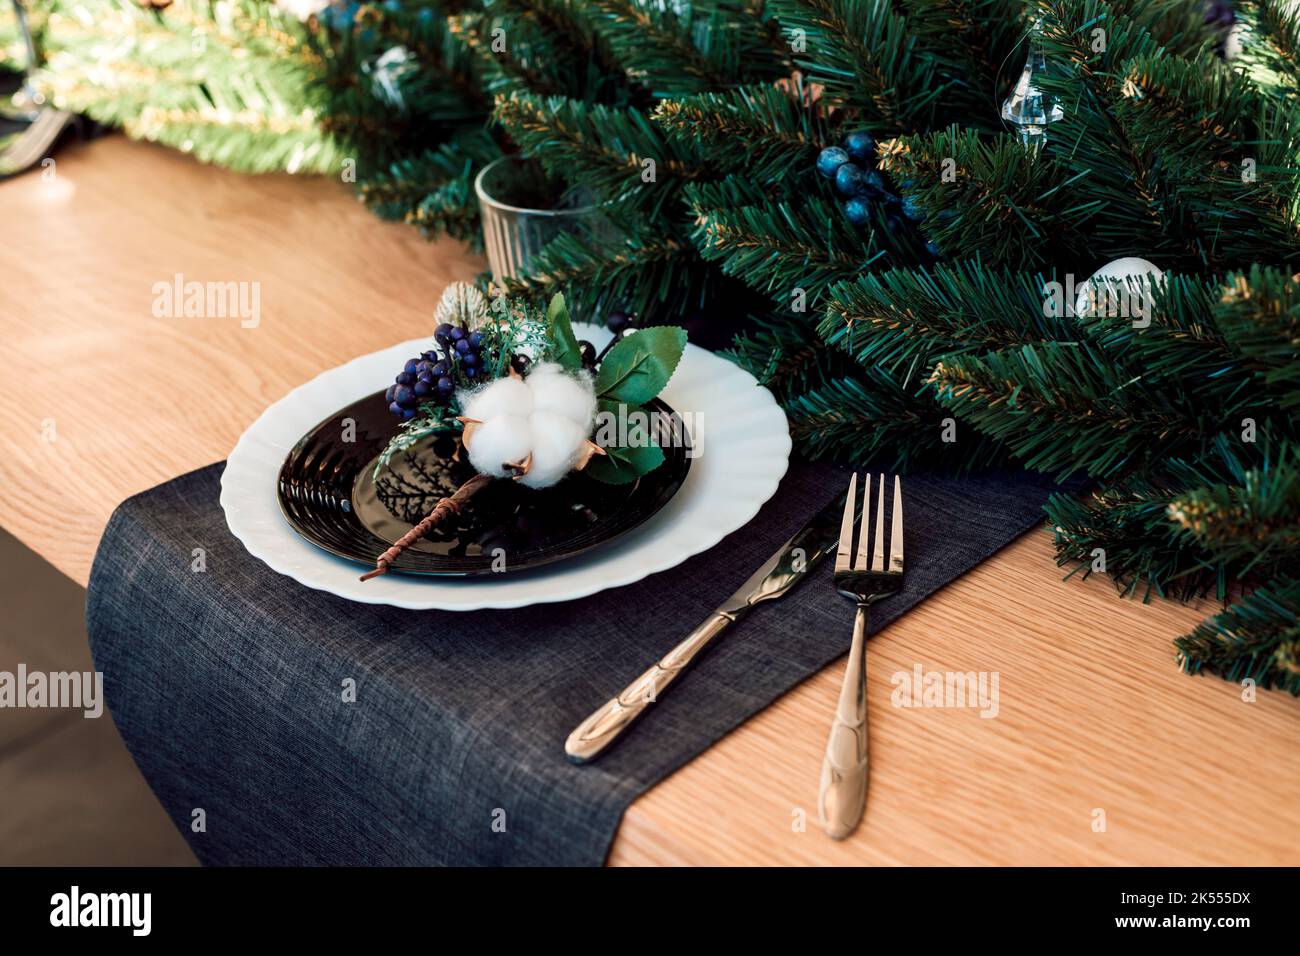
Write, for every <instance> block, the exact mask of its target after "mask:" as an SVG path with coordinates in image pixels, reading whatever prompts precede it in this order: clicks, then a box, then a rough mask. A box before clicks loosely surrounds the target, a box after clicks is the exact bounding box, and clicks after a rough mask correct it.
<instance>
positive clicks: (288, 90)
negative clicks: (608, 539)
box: [0, 0, 1300, 693]
mask: <svg viewBox="0 0 1300 956" xmlns="http://www.w3.org/2000/svg"><path fill="white" fill-rule="evenodd" d="M294 8H295V10H296V11H297V13H298V14H299V15H304V14H305V15H306V20H305V21H302V22H300V21H299V20H298V19H297V17H296V16H290V15H287V14H285V13H284V12H283V11H281V10H280V9H279V8H274V7H272V6H271V5H269V4H265V3H259V2H257V0H217V2H212V3H207V2H203V3H199V2H195V0H176V2H173V3H171V4H170V5H168V6H167V7H166V8H165V9H163V10H160V11H159V10H149V11H146V10H144V9H143V8H142V7H140V6H139V5H138V4H136V3H135V2H134V0H76V2H75V3H73V2H71V0H33V2H32V3H31V5H30V12H31V18H32V23H33V27H34V29H33V34H34V36H36V37H37V39H38V41H39V43H38V45H39V47H40V50H39V51H38V52H39V53H40V55H41V57H42V59H43V63H44V67H43V69H42V70H40V71H38V72H37V74H36V76H34V78H33V82H34V83H35V84H36V86H37V88H38V89H40V90H42V91H43V92H44V94H45V95H46V96H47V98H48V99H49V100H50V101H51V102H53V103H54V105H55V106H57V107H60V108H66V109H73V110H78V111H85V112H87V113H89V114H90V115H92V116H95V117H97V118H102V119H104V120H105V121H107V122H113V123H116V124H121V125H124V126H125V127H126V128H127V129H128V131H129V132H133V133H134V134H135V135H142V136H147V137H149V138H152V139H157V140H159V141H162V142H167V143H172V144H174V145H176V146H178V147H180V148H184V149H188V150H192V151H193V152H195V153H196V154H199V155H201V156H203V157H205V158H208V159H212V160H214V161H218V162H222V163H225V164H228V165H232V166H235V167H238V168H288V169H294V170H299V171H304V170H309V169H310V170H323V171H330V172H338V173H340V174H341V175H342V178H343V179H344V180H345V181H348V182H354V181H355V184H356V187H357V189H358V190H359V191H360V193H361V195H362V196H363V198H365V199H366V201H367V202H368V203H369V204H370V205H371V206H372V208H374V209H375V210H376V211H377V212H378V213H380V214H381V215H384V216H387V217H391V218H399V219H404V220H406V221H407V222H410V223H412V224H413V225H416V226H417V227H418V228H420V229H422V230H426V231H428V232H439V233H440V232H449V233H451V234H453V235H457V236H462V237H464V238H467V239H469V240H470V241H472V242H479V241H481V238H482V230H481V229H480V218H479V216H480V213H479V208H478V203H477V202H476V196H475V192H474V189H473V184H474V181H475V177H476V176H478V175H479V173H480V172H481V171H482V170H483V169H484V167H486V166H487V165H488V164H489V163H490V162H492V161H493V160H495V159H497V158H499V157H500V156H501V155H503V154H506V153H509V154H516V153H517V154H521V155H523V156H525V157H527V158H529V159H531V160H534V161H536V162H538V163H540V164H541V165H542V167H543V168H544V170H545V171H546V172H547V173H548V174H550V175H552V176H555V177H557V178H559V179H560V180H562V181H563V183H564V186H565V188H566V190H578V189H584V190H586V191H587V192H588V193H589V194H590V196H591V199H592V202H593V203H595V204H597V205H599V206H600V208H601V210H602V213H604V214H606V215H608V216H609V217H610V218H611V219H612V220H616V221H617V223H618V227H619V230H620V236H619V239H618V241H597V240H592V239H589V238H584V237H578V236H565V235H562V236H558V237H556V238H554V239H552V240H551V241H550V242H548V243H547V244H546V246H545V247H544V248H543V249H542V250H541V251H540V252H538V253H537V254H536V255H535V256H533V257H532V258H531V260H530V267H529V270H528V274H527V275H526V276H520V275H516V276H513V277H511V278H509V279H508V280H507V282H508V285H509V288H510V291H511V292H512V294H517V295H519V296H521V297H523V299H521V301H524V300H526V301H527V302H528V303H530V304H531V305H532V307H534V308H536V307H540V306H542V305H544V303H546V302H547V301H549V299H550V297H551V296H552V295H554V294H555V293H556V292H560V291H563V292H564V294H565V296H566V299H567V301H568V303H569V305H570V307H571V308H573V309H574V311H575V314H578V315H598V314H608V313H609V312H610V311H611V310H614V309H618V310H621V311H623V312H627V313H630V314H632V315H635V316H637V317H639V318H640V319H641V320H642V321H643V322H644V323H645V324H646V325H648V326H654V325H656V324H660V323H664V322H672V323H680V324H682V325H683V326H686V327H687V328H689V329H690V330H691V332H692V334H693V335H695V336H696V337H697V340H698V341H708V342H711V343H713V344H725V343H726V342H728V341H730V340H732V339H733V337H734V354H735V357H736V358H737V360H738V361H740V362H742V363H744V365H745V367H746V368H748V369H751V370H752V371H753V372H754V373H755V375H756V376H757V377H758V378H759V379H760V380H761V381H763V382H765V383H767V384H769V385H770V386H771V387H772V389H773V390H774V392H775V393H776V395H777V398H778V400H779V401H780V402H781V403H782V405H783V406H784V407H785V409H786V410H787V412H788V414H789V418H790V421H791V425H792V428H793V432H794V437H795V439H796V441H797V442H798V443H799V444H800V446H801V448H802V449H803V450H804V451H805V452H807V453H811V454H816V455H825V456H835V457H838V458H841V459H845V460H849V459H852V460H854V461H859V462H860V461H861V460H862V459H863V458H865V457H867V456H870V455H880V456H882V459H887V460H889V461H891V462H893V463H895V464H897V466H898V467H900V468H911V467H916V466H919V465H935V466H938V467H942V468H947V469H950V470H953V471H955V472H967V471H969V470H970V469H973V468H977V467H980V466H982V465H987V464H990V463H1009V462H1015V463H1018V464H1019V465H1020V466H1022V467H1028V468H1033V469H1042V470H1045V471H1046V472H1047V473H1049V474H1053V475H1059V474H1063V473H1065V472H1075V473H1081V474H1084V475H1087V476H1089V477H1090V478H1091V479H1092V480H1093V481H1095V482H1096V483H1097V492H1096V494H1095V495H1094V496H1093V497H1092V498H1090V499H1088V500H1085V501H1079V500H1078V499H1075V498H1072V497H1068V496H1061V497H1058V498H1056V499H1054V500H1053V501H1052V503H1051V505H1050V506H1049V508H1048V518H1049V520H1050V522H1051V525H1052V527H1053V528H1054V529H1056V532H1055V533H1056V541H1057V550H1058V557H1059V559H1060V560H1061V561H1062V563H1064V564H1069V565H1072V566H1074V567H1077V568H1079V569H1081V571H1082V573H1085V574H1092V573H1105V574H1106V575H1108V576H1110V577H1111V578H1112V579H1113V580H1114V581H1115V582H1116V584H1117V586H1118V588H1119V589H1120V591H1121V592H1122V593H1125V594H1138V595H1143V596H1145V595H1150V594H1169V595H1175V596H1184V595H1188V594H1199V593H1202V592H1205V591H1209V592H1211V593H1214V594H1215V596H1216V597H1219V598H1222V599H1224V600H1225V601H1226V600H1228V599H1229V598H1230V596H1232V595H1235V594H1237V593H1238V591H1236V590H1233V588H1232V587H1231V585H1235V584H1240V585H1244V586H1245V587H1246V588H1247V589H1248V590H1249V593H1247V594H1246V595H1245V596H1244V597H1242V598H1240V601H1241V602H1242V603H1241V605H1240V606H1241V608H1242V609H1244V610H1250V611H1251V613H1250V614H1237V615H1235V616H1234V615H1225V616H1222V617H1221V618H1220V619H1218V620H1217V621H1214V622H1208V623H1207V625H1206V627H1207V630H1206V631H1205V633H1203V634H1199V635H1196V636H1189V637H1188V638H1186V639H1184V640H1183V641H1181V642H1180V643H1179V645H1178V660H1179V662H1180V663H1181V664H1182V666H1183V667H1184V668H1185V669H1186V670H1188V671H1190V672H1213V673H1216V674H1218V675H1220V676H1223V677H1226V678H1228V679H1231V680H1234V681H1235V680H1240V679H1245V678H1249V679H1251V680H1253V681H1256V682H1257V683H1260V684H1261V685H1265V686H1282V687H1286V688H1287V689H1289V690H1291V691H1293V692H1296V693H1300V670H1297V668H1296V667H1295V665H1294V660H1295V658H1296V656H1297V651H1296V641H1297V638H1296V636H1295V634H1294V630H1293V626H1292V623H1291V622H1292V620H1293V618H1294V612H1295V609H1296V607H1297V605H1298V604H1300V596H1298V591H1300V579H1298V578H1297V576H1296V574H1295V572H1294V570H1293V569H1294V567H1295V560H1296V558H1297V557H1298V556H1300V552H1298V551H1297V544H1296V542H1297V540H1298V539H1297V537H1296V535H1295V534H1294V530H1293V529H1294V528H1295V527H1296V526H1297V525H1298V524H1300V496H1297V495H1293V494H1288V493H1283V491H1285V490H1286V489H1291V488H1292V487H1293V486H1294V482H1295V480H1296V475H1297V473H1298V472H1297V468H1300V465H1297V463H1296V461H1297V458H1296V448H1297V446H1298V445H1300V432H1298V431H1297V426H1296V421H1297V419H1296V416H1295V414H1294V411H1295V404H1296V400H1295V395H1296V393H1297V387H1298V385H1300V383H1298V382H1297V379H1296V375H1295V373H1294V371H1293V369H1294V366H1295V364H1296V363H1295V362H1294V355H1295V351H1296V345H1295V342H1296V336H1295V330H1294V326H1295V322H1296V318H1295V314H1296V309H1295V305H1294V301H1295V294H1294V289H1293V286H1294V281H1295V280H1294V278H1293V277H1294V276H1296V275H1297V273H1298V271H1300V241H1298V240H1297V236H1298V235H1300V232H1298V230H1297V215H1296V210H1297V209H1300V200H1298V199H1297V196H1298V195H1300V168H1298V164H1297V156H1298V155H1300V132H1298V131H1300V100H1297V96H1296V93H1297V90H1300V66H1298V65H1297V58H1296V56H1295V36H1296V31H1297V29H1298V27H1300V23H1298V21H1297V15H1296V12H1295V10H1294V9H1292V8H1291V7H1289V6H1288V5H1286V4H1279V3H1276V2H1272V0H1241V2H1238V3H1233V4H1232V5H1231V12H1230V13H1229V12H1227V11H1226V10H1225V5H1224V4H1208V5H1207V4H1206V3H1204V2H1202V0H1109V2H1108V0H1030V2H1018V0H1012V2H1006V3H993V4H985V5H979V6H977V7H971V6H970V5H969V4H963V3H957V2H953V0H907V2H902V3H898V2H890V0H774V2H773V3H770V4H761V5H758V6H752V5H743V4H741V5H721V6H719V5H717V4H705V5H688V6H669V7H664V6H663V5H662V4H655V3H650V2H647V0H602V2H600V3H594V4H571V5H562V6H556V5H555V4H550V3H538V2H534V0H463V2H462V0H456V2H455V3H451V2H444V0H427V2H426V0H408V2H403V0H393V2H388V3H384V4H380V5H373V4H352V3H346V2H338V3H334V4H331V5H330V6H329V7H326V8H323V9H320V10H319V12H317V13H312V12H311V11H312V10H313V9H315V5H314V4H311V3H302V4H294ZM83 12H84V13H85V14H87V15H82V13H83ZM1207 20H1208V22H1207ZM503 23H505V24H508V26H509V30H508V36H509V39H508V42H504V36H503V33H502V28H501V25H502V24H503ZM88 24H90V25H88ZM1229 24H1231V26H1232V28H1233V32H1232V34H1231V36H1230V37H1225V35H1224V34H1225V29H1226V28H1227V26H1228V25H1229ZM3 30H4V28H3V26H0V32H3ZM197 36H201V37H202V38H203V39H204V44H205V45H204V44H200V46H201V47H202V49H201V50H199V51H198V52H193V41H194V38H195V37H197ZM0 39H3V38H0ZM1228 40H1230V41H1231V42H1226V41H1228ZM1027 41H1028V42H1027ZM105 42H111V43H112V45H113V48H114V49H115V50H116V51H118V55H117V57H116V58H115V59H114V60H113V61H112V62H111V63H99V62H98V60H99V59H100V51H101V50H102V48H103V46H104V44H105ZM235 47H240V48H242V50H243V51H244V53H243V58H242V59H240V60H238V61H237V59H236V58H235V57H233V56H232V55H231V50H232V49H233V48H235ZM13 49H16V45H15V44H14V43H13V42H12V41H10V42H0V51H5V50H13ZM178 49H183V50H184V51H185V56H184V57H180V58H179V59H183V60H184V61H185V63H186V65H187V68H186V69H184V70H177V69H175V68H174V64H175V63H176V62H177V59H178V57H177V56H176V51H177V50H178ZM0 55H2V54H0ZM11 55H12V54H11ZM1026 58H1027V61H1026ZM1021 63H1025V64H1026V70H1025V71H1023V72H1022V74H1021V77H1022V78H1024V79H1025V81H1026V82H1025V84H1024V87H1023V89H1021V90H1020V93H1021V95H1020V96H1019V97H1017V96H1016V92H1015V91H1016V90H1017V88H1018V83H1017V72H1016V69H1017V67H1018V66H1019V65H1020V64H1021ZM91 75H95V76H100V75H103V76H106V77H108V79H109V80H110V81H109V82H103V83H98V84H96V83H91V82H88V81H87V78H88V77H89V76H91ZM245 75H252V76H256V77H257V78H258V82H257V83H256V84H243V83H240V82H238V81H239V80H240V79H241V78H242V77H243V76H245ZM254 86H255V87H256V88H257V89H258V90H273V91H274V95H268V96H259V97H252V96H250V95H249V90H250V89H252V88H253V87H254ZM1004 103H1009V105H1010V109H1009V114H1010V117H1011V123H1012V124H1013V126H1012V128H1010V129H1009V128H1008V120H1007V119H1006V118H1004V116H1003V113H1002V110H1001V105H1002V104H1004ZM864 133H865V134H866V136H867V137H868V138H869V140H870V141H871V142H873V143H874V156H872V155H869V153H868V152H867V151H865V144H866V142H867V141H868V140H867V139H864V138H863V134H864ZM1022 133H1023V134H1025V135H1024V136H1023V137H1022V135H1021V134H1022ZM851 137H852V142H850V138H851ZM1026 140H1027V141H1030V142H1034V143H1036V144H1037V145H1036V146H1035V147H1034V148H1032V149H1027V148H1026V147H1025V141H1026ZM828 147H836V148H838V149H843V151H844V153H845V154H847V156H848V160H847V161H845V162H840V163H839V164H838V165H837V166H836V168H835V171H834V172H835V176H836V177H837V180H842V182H837V181H836V180H831V179H828V178H825V177H824V176H823V175H822V174H819V172H818V169H817V159H818V154H819V153H821V152H822V150H824V149H827V148H828ZM855 151H856V152H857V154H858V155H856V156H855V155H854V152H855ZM840 158H841V157H839V155H838V153H835V154H832V155H831V157H829V158H828V160H827V161H826V163H825V164H824V166H823V170H822V172H823V173H824V172H825V170H826V168H827V167H829V166H830V165H831V164H832V161H834V160H838V159H840ZM352 159H355V162H354V163H351V164H349V162H348V161H349V160H352ZM846 162H851V163H852V167H853V169H856V170H858V173H857V174H855V173H854V172H853V169H848V170H847V171H844V172H843V173H841V167H844V166H845V165H846ZM872 172H874V173H877V174H878V175H879V177H880V180H881V183H882V185H883V186H885V188H886V190H887V191H888V193H889V195H884V193H881V194H879V195H877V193H876V192H875V191H874V190H876V186H875V181H874V180H873V179H872V178H871V176H870V175H868V174H869V173H872ZM849 193H852V195H848V194H849ZM891 197H896V200H895V199H894V198H891ZM845 207H849V208H845ZM1131 257H1140V258H1141V259H1143V260H1145V261H1147V262H1149V263H1151V264H1152V265H1153V266H1155V267H1156V268H1157V269H1159V270H1160V271H1161V273H1162V274H1163V277H1164V278H1163V281H1162V285H1161V287H1160V290H1159V291H1157V292H1156V294H1155V295H1153V296H1152V301H1151V303H1150V304H1151V306H1152V308H1151V310H1150V314H1149V317H1150V325H1149V326H1143V327H1137V326H1135V325H1134V324H1133V323H1132V321H1131V319H1130V318H1127V317H1124V316H1114V315H1084V316H1080V315H1069V314H1068V312H1069V311H1070V310H1069V309H1068V308H1062V309H1060V310H1058V311H1055V312H1053V311H1051V310H1050V309H1048V310H1046V311H1045V299H1046V298H1047V295H1045V287H1047V286H1050V285H1052V284H1053V283H1059V284H1060V285H1062V286H1066V285H1070V284H1071V283H1073V284H1074V285H1075V286H1076V287H1077V286H1078V283H1079V279H1080V278H1081V277H1084V276H1089V275H1091V274H1093V273H1094V272H1095V271H1096V270H1097V269H1098V267H1099V266H1101V265H1103V264H1104V263H1106V262H1109V261H1112V260H1117V259H1124V258H1131ZM1066 304H1067V305H1068V303H1066ZM723 307H725V308H723ZM723 317H731V318H732V319H736V318H740V317H745V318H746V319H747V320H748V322H747V326H746V328H745V329H744V330H743V331H742V333H741V334H740V335H739V336H735V335H734V333H735V331H736V330H735V328H734V325H733V324H732V323H731V322H728V321H725V320H724V318H723ZM1145 321H1146V317H1143V322H1144V323H1145ZM417 364H418V363H417ZM414 377H415V378H416V379H418V378H419V375H418V372H417V373H414ZM441 377H443V376H439V378H441ZM466 377H469V376H468V375H467V376H466ZM435 384H436V380H435ZM410 387H411V388H414V386H413V385H412V386H410ZM402 394H403V397H405V393H402ZM395 398H396V397H395ZM398 407H399V408H402V409H403V411H402V414H403V415H405V411H406V410H407V408H406V406H404V405H402V403H400V402H399V403H398ZM416 417H417V416H412V420H414V419H415V418H416ZM600 460H604V459H600ZM595 464H596V463H595V462H593V463H591V464H589V465H588V469H590V468H593V467H595ZM881 464H882V465H883V464H885V461H884V460H882V462H881ZM1278 489H1282V490H1283V491H1279V490H1278ZM1193 501H1194V502H1196V504H1197V506H1196V508H1190V507H1188V504H1189V503H1190V502H1193ZM1194 516H1195V517H1194ZM1211 526H1212V527H1213V532H1212V533H1211V531H1210V530H1209V529H1210V528H1211ZM1256 587H1258V588H1260V590H1257V591H1256V590H1253V589H1254V588H1256Z"/></svg>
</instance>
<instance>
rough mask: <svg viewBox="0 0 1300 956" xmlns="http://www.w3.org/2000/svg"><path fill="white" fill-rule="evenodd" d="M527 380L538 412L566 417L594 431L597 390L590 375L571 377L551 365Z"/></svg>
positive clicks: (533, 373)
mask: <svg viewBox="0 0 1300 956" xmlns="http://www.w3.org/2000/svg"><path fill="white" fill-rule="evenodd" d="M525 381H526V383H527V385H528V387H529V389H530V390H531V391H532V393H533V410H534V411H537V412H553V413H555V414H557V415H563V416H564V417H565V418H567V419H568V420H569V421H571V422H576V423H577V424H579V425H581V426H583V428H585V429H588V430H590V428H591V420H592V417H593V416H594V415H595V414H596V391H595V389H594V388H593V387H592V384H591V378H590V377H589V376H587V375H583V376H581V377H578V376H574V375H570V374H568V373H567V372H565V371H564V369H562V368H561V367H560V366H558V365H556V364H554V363H552V362H547V363H545V364H542V365H539V366H538V367H537V368H536V369H534V370H533V372H532V374H530V375H529V376H528V378H527V379H526V380H525ZM583 437H584V438H585V437H586V436H585V435H584V436H583Z"/></svg>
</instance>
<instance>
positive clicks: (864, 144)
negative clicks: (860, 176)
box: [844, 129, 876, 164]
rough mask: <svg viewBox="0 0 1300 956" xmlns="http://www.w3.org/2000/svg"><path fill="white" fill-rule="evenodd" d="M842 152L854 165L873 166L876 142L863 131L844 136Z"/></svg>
mask: <svg viewBox="0 0 1300 956" xmlns="http://www.w3.org/2000/svg"><path fill="white" fill-rule="evenodd" d="M844 150H845V152H847V153H848V156H849V159H851V160H853V161H854V162H855V163H868V164H874V163H875V161H876V141H875V139H874V138H873V137H872V135H871V134H870V133H868V132H867V131H866V130H865V129H860V130H855V131H854V132H852V133H849V135H848V136H845V137H844Z"/></svg>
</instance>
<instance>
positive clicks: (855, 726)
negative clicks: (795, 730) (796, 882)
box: [817, 604, 867, 840]
mask: <svg viewBox="0 0 1300 956" xmlns="http://www.w3.org/2000/svg"><path fill="white" fill-rule="evenodd" d="M866 803H867V605H866V604H859V605H858V613H857V615H856V616H855V617H854V619H853V644H852V646H851V647H850V648H849V663H848V667H847V668H846V669H845V671H844V683H843V685H841V687H840V699H839V703H838V704H837V705H836V707H835V721H834V723H832V724H831V735H830V739H829V740H827V741H826V756H825V758H823V760H822V776H821V786H820V787H819V788H818V793H817V813H818V816H819V817H820V818H821V824H822V829H823V830H825V831H826V833H827V835H828V836H830V837H832V838H834V839H836V840H843V839H844V838H845V837H846V836H848V835H849V834H850V833H852V832H853V831H854V830H855V829H856V828H857V826H858V821H860V820H861V819H862V811H863V810H864V809H865V808H866Z"/></svg>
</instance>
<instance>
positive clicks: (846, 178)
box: [835, 163, 871, 199]
mask: <svg viewBox="0 0 1300 956" xmlns="http://www.w3.org/2000/svg"><path fill="white" fill-rule="evenodd" d="M870 190H871V187H870V186H869V185H868V184H867V176H866V173H864V172H863V171H862V169H861V167H858V166H854V165H853V164H852V163H845V164H844V165H843V166H841V167H840V168H839V169H837V170H836V171H835V191H836V192H837V193H839V194H840V195H841V196H843V197H844V198H845V199H852V198H853V197H854V196H861V195H864V194H866V193H868V192H870Z"/></svg>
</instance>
